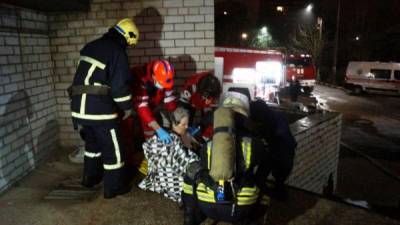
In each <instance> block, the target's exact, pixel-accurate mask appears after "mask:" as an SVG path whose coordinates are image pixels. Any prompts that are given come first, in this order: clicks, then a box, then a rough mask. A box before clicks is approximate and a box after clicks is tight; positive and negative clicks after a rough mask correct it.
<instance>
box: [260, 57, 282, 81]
mask: <svg viewBox="0 0 400 225" xmlns="http://www.w3.org/2000/svg"><path fill="white" fill-rule="evenodd" d="M256 71H257V72H259V73H260V74H261V80H262V82H266V83H274V84H279V83H280V82H281V78H282V74H283V66H282V63H281V62H277V61H266V62H257V63H256Z"/></svg>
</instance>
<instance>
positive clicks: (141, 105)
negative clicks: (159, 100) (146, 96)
mask: <svg viewBox="0 0 400 225" xmlns="http://www.w3.org/2000/svg"><path fill="white" fill-rule="evenodd" d="M147 105H148V103H147V102H142V103H140V104H139V106H138V107H139V108H140V107H147Z"/></svg>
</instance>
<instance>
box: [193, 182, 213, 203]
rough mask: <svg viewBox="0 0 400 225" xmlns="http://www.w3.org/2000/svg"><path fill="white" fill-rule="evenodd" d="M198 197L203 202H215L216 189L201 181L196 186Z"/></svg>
mask: <svg viewBox="0 0 400 225" xmlns="http://www.w3.org/2000/svg"><path fill="white" fill-rule="evenodd" d="M196 194H197V198H198V199H199V200H200V201H203V202H209V203H215V202H216V201H215V194H214V191H213V190H212V189H211V188H209V187H207V186H206V185H205V184H204V183H199V184H198V185H197V188H196Z"/></svg>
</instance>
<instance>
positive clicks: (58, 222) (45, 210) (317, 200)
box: [0, 156, 400, 225]
mask: <svg viewBox="0 0 400 225" xmlns="http://www.w3.org/2000/svg"><path fill="white" fill-rule="evenodd" d="M80 170H81V167H80V166H78V165H74V164H71V163H70V162H68V160H67V159H66V156H58V157H55V158H54V159H53V160H49V162H48V163H47V164H45V165H43V166H41V167H40V168H38V169H36V170H35V171H34V172H33V173H32V174H31V175H29V176H28V177H27V178H25V179H24V180H23V181H22V182H20V183H19V184H18V186H16V187H14V188H12V189H11V190H9V191H7V192H6V193H5V194H3V195H2V196H0V224H1V225H177V224H182V214H183V212H182V210H181V209H180V208H179V206H178V204H176V203H174V202H172V201H170V200H167V199H166V198H164V197H162V196H161V195H159V194H155V193H151V192H145V191H141V190H139V189H138V188H137V187H134V188H133V189H132V190H131V192H130V193H128V194H126V195H124V196H119V197H117V198H114V199H111V200H105V199H104V198H103V197H102V195H101V192H99V194H98V196H97V197H96V198H94V199H92V200H89V201H76V200H44V197H45V196H46V195H47V193H49V192H50V191H51V190H52V189H53V188H54V187H56V186H57V185H58V184H59V183H60V182H61V181H63V180H65V179H66V178H69V177H78V176H79V174H80ZM218 224H220V225H222V224H226V223H218ZM266 224H270V225H272V224H273V225H286V224H287V225H327V224H338V225H339V224H340V225H366V224H371V225H400V222H398V221H395V220H392V219H389V218H387V217H384V216H382V215H379V214H376V213H373V212H370V211H367V210H364V209H359V208H355V207H351V206H349V205H346V204H343V203H338V202H335V201H330V200H327V199H324V198H321V197H320V196H316V195H314V194H310V193H306V192H303V191H299V190H294V189H290V190H289V200H288V201H285V202H277V201H272V207H271V209H270V211H269V214H268V219H267V223H266Z"/></svg>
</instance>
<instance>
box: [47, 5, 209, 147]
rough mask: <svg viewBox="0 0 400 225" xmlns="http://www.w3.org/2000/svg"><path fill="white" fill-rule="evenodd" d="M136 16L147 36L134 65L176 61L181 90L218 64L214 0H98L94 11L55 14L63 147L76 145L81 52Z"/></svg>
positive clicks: (134, 52)
mask: <svg viewBox="0 0 400 225" xmlns="http://www.w3.org/2000/svg"><path fill="white" fill-rule="evenodd" d="M124 17H131V18H133V19H134V20H135V22H136V24H137V26H138V28H139V30H140V32H141V34H140V40H139V43H138V45H137V46H136V47H134V48H132V47H131V48H129V49H128V55H129V60H130V65H131V66H134V65H138V64H143V63H145V62H148V61H150V60H153V59H160V58H164V59H167V60H170V62H171V63H172V64H173V66H174V67H175V71H176V86H177V88H179V87H180V86H181V85H182V84H183V81H184V80H185V78H186V77H187V76H189V75H190V74H192V73H194V72H197V71H203V70H207V69H213V68H214V1H213V0H141V1H140V0H93V1H91V6H90V10H89V11H88V12H73V13H54V14H49V34H50V42H51V53H52V58H53V61H54V81H55V94H56V98H57V112H58V122H59V125H60V131H61V143H62V145H63V146H75V145H77V144H78V143H79V140H80V138H79V135H78V134H77V132H75V131H74V130H73V128H72V125H71V115H70V110H69V100H68V97H67V94H66V91H65V90H66V88H67V87H68V86H69V85H70V84H71V82H72V78H73V75H74V72H75V69H76V68H75V67H76V64H77V60H78V58H79V50H80V49H81V48H82V47H83V45H84V44H85V43H87V42H89V41H91V40H94V39H96V38H98V37H100V36H102V35H103V33H105V32H106V31H107V30H108V28H109V27H111V26H112V25H114V24H115V23H116V22H117V21H118V20H119V19H121V18H124Z"/></svg>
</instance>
